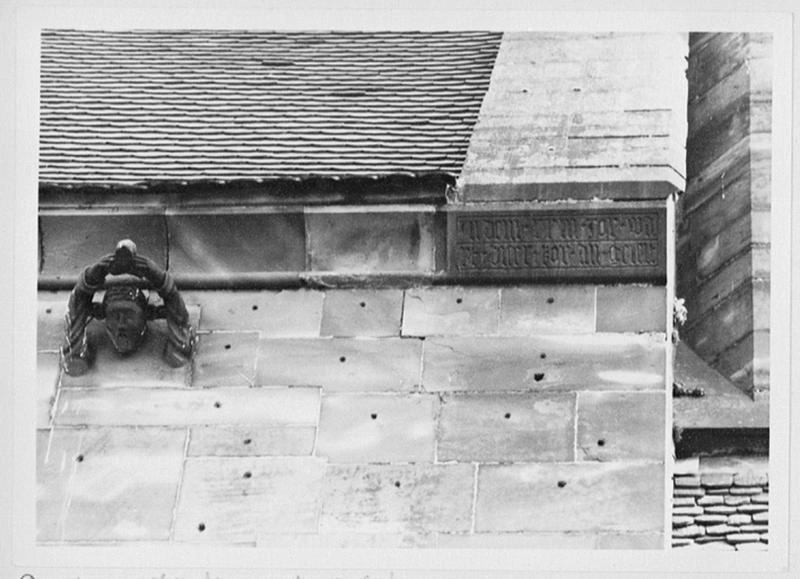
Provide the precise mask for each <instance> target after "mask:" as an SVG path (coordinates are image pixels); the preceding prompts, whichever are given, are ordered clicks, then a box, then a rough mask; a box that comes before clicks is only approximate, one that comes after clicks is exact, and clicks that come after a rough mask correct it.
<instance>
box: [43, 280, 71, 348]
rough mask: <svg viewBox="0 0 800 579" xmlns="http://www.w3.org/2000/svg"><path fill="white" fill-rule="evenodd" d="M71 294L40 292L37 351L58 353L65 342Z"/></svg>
mask: <svg viewBox="0 0 800 579" xmlns="http://www.w3.org/2000/svg"><path fill="white" fill-rule="evenodd" d="M68 303H69V292H59V293H58V294H56V295H53V294H51V293H49V292H48V293H44V292H39V299H38V302H37V312H36V349H37V350H38V351H40V352H43V351H48V352H51V351H52V352H57V351H58V349H59V348H60V347H61V344H62V342H63V340H64V329H65V323H66V322H65V316H66V313H67V304H68Z"/></svg>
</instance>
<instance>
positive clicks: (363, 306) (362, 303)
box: [358, 302, 367, 308]
mask: <svg viewBox="0 0 800 579" xmlns="http://www.w3.org/2000/svg"><path fill="white" fill-rule="evenodd" d="M358 305H360V306H361V307H362V308H366V307H367V302H361V303H360V304H358Z"/></svg>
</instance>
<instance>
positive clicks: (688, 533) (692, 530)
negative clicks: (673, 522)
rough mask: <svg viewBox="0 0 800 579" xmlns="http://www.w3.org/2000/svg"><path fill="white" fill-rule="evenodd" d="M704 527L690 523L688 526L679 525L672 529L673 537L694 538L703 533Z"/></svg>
mask: <svg viewBox="0 0 800 579" xmlns="http://www.w3.org/2000/svg"><path fill="white" fill-rule="evenodd" d="M705 532H706V531H705V528H704V527H701V526H699V525H690V526H688V527H680V528H678V529H673V530H672V536H673V537H679V538H694V537H700V536H702V535H703V534H704V533H705Z"/></svg>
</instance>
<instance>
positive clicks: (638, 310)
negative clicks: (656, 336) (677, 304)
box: [597, 286, 667, 332]
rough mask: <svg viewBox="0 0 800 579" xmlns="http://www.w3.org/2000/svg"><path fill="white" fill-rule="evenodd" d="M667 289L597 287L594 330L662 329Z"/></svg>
mask: <svg viewBox="0 0 800 579" xmlns="http://www.w3.org/2000/svg"><path fill="white" fill-rule="evenodd" d="M666 292H667V290H666V288H665V287H663V286H654V287H639V286H600V287H598V288H597V331H598V332H665V331H666V327H667V293H666Z"/></svg>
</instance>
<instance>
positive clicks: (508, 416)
mask: <svg viewBox="0 0 800 579" xmlns="http://www.w3.org/2000/svg"><path fill="white" fill-rule="evenodd" d="M509 418H511V413H510V412H506V420H508V419H509Z"/></svg>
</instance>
